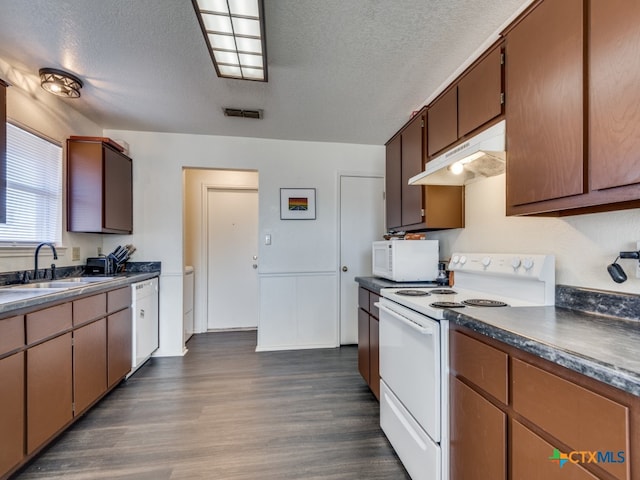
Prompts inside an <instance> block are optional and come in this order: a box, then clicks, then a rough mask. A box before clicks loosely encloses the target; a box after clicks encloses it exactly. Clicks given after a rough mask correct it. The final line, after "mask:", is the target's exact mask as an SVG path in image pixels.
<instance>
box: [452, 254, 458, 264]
mask: <svg viewBox="0 0 640 480" xmlns="http://www.w3.org/2000/svg"><path fill="white" fill-rule="evenodd" d="M459 261H460V257H459V256H458V255H454V256H453V257H451V263H453V264H456V263H458V262H459Z"/></svg>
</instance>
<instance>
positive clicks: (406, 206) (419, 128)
mask: <svg viewBox="0 0 640 480" xmlns="http://www.w3.org/2000/svg"><path fill="white" fill-rule="evenodd" d="M424 126H425V118H424V112H422V113H421V114H419V115H416V116H415V117H414V118H413V120H411V121H410V122H409V124H408V125H407V127H406V128H405V129H404V131H403V132H402V134H401V136H400V137H401V139H402V167H401V168H400V172H401V173H400V182H401V185H402V199H401V203H402V225H403V226H411V225H420V224H421V223H422V221H423V218H424V192H423V190H422V188H421V187H420V186H419V185H409V183H408V182H409V179H410V178H411V177H413V176H415V175H417V174H419V173H420V172H421V171H422V170H423V168H424V151H425V145H424V142H425V135H424Z"/></svg>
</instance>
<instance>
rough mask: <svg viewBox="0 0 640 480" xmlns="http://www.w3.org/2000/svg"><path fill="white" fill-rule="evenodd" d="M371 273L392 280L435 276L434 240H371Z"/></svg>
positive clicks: (422, 279)
mask: <svg viewBox="0 0 640 480" xmlns="http://www.w3.org/2000/svg"><path fill="white" fill-rule="evenodd" d="M371 251H372V262H371V264H372V265H373V275H374V276H376V277H382V278H386V279H388V280H392V281H394V282H420V281H432V280H435V279H436V277H437V276H438V259H439V247H438V241H437V240H386V241H379V242H373V247H372V249H371Z"/></svg>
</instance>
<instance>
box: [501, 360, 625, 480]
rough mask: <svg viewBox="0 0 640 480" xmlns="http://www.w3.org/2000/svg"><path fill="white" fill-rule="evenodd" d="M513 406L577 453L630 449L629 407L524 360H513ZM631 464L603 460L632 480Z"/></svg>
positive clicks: (613, 471) (607, 466) (618, 474)
mask: <svg viewBox="0 0 640 480" xmlns="http://www.w3.org/2000/svg"><path fill="white" fill-rule="evenodd" d="M511 372H512V376H511V378H512V380H511V382H512V385H511V388H512V404H513V408H514V410H515V411H516V412H518V413H519V414H521V415H523V416H524V417H526V418H527V419H528V420H530V421H532V422H533V423H535V424H536V425H538V426H539V427H541V428H542V429H543V430H545V431H546V432H548V433H549V434H551V435H552V436H554V437H555V438H557V439H558V440H560V441H561V442H563V443H565V444H566V445H568V446H569V447H570V448H572V449H573V450H576V451H607V452H608V451H611V452H614V458H615V455H616V454H617V452H620V451H622V452H625V453H626V455H627V458H628V456H630V451H629V411H628V408H627V407H625V406H624V405H620V404H619V403H616V402H614V401H612V400H610V399H608V398H605V397H603V396H601V395H599V394H597V393H594V392H591V391H589V390H587V389H585V388H583V387H580V386H578V385H576V384H574V383H571V382H569V381H567V380H564V379H562V378H560V377H557V376H556V375H553V374H551V373H548V372H545V371H544V370H541V369H539V368H537V367H534V366H532V365H529V364H528V363H525V362H523V361H521V360H518V359H513V360H512V365H511ZM629 465H630V462H629V461H626V462H624V463H600V464H599V466H600V467H602V468H604V469H605V470H607V471H608V472H610V473H611V474H612V475H614V476H615V477H616V478H620V479H628V478H630V476H629Z"/></svg>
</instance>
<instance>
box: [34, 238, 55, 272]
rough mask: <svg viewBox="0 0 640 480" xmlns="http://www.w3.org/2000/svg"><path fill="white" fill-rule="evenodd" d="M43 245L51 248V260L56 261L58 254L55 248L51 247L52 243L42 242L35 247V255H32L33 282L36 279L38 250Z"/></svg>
mask: <svg viewBox="0 0 640 480" xmlns="http://www.w3.org/2000/svg"><path fill="white" fill-rule="evenodd" d="M45 245H46V246H48V247H50V248H51V251H52V252H53V259H54V260H58V252H56V247H55V246H54V245H53V243H50V242H42V243H41V244H40V245H38V246H37V247H36V253H35V255H34V264H35V265H34V268H33V279H34V280H37V279H38V254H39V253H40V249H41V248H42V247H43V246H45Z"/></svg>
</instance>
